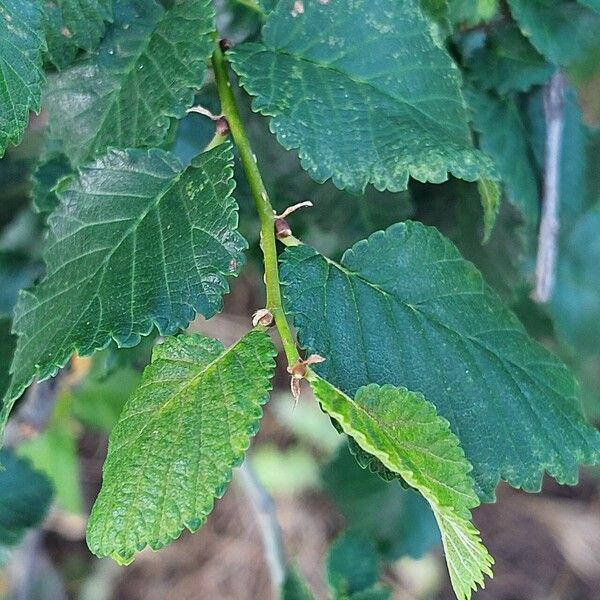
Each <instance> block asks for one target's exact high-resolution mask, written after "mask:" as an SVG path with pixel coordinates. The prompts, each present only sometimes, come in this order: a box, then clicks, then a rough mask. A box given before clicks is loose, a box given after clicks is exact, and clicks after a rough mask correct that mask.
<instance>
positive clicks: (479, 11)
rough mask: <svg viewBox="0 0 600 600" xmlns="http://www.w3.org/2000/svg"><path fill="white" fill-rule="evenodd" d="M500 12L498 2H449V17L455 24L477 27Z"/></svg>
mask: <svg viewBox="0 0 600 600" xmlns="http://www.w3.org/2000/svg"><path fill="white" fill-rule="evenodd" d="M497 12H498V0H448V17H449V18H450V20H451V21H452V22H453V23H466V24H467V25H477V24H478V23H481V22H482V21H490V20H491V19H492V18H493V17H494V16H495V15H496V13H497Z"/></svg>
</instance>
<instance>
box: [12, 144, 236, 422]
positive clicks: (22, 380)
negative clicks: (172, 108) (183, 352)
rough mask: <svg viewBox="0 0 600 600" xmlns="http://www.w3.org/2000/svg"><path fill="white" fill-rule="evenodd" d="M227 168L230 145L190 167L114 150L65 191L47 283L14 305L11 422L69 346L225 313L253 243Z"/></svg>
mask: <svg viewBox="0 0 600 600" xmlns="http://www.w3.org/2000/svg"><path fill="white" fill-rule="evenodd" d="M232 165H233V155H232V149H231V145H230V144H228V143H227V144H224V145H222V146H219V147H218V148H215V149H214V150H211V151H210V152H207V153H204V154H201V155H200V156H198V158H197V159H196V160H195V161H193V162H192V164H191V166H189V167H188V168H187V169H185V170H182V165H181V163H180V162H179V161H178V160H177V159H175V158H174V157H173V156H172V155H170V154H167V153H166V152H163V151H161V150H156V149H155V150H123V151H121V150H113V151H111V152H109V154H107V155H106V156H104V157H102V158H99V159H98V160H96V161H95V162H94V163H92V164H90V165H88V166H86V167H84V168H82V169H81V171H80V174H79V176H78V177H77V178H75V179H72V180H70V181H69V182H68V184H67V185H66V186H65V187H63V188H62V189H61V190H60V192H59V198H60V200H61V205H60V207H59V208H58V209H57V210H56V211H55V212H54V213H53V214H52V215H51V217H50V219H49V226H50V232H49V237H48V241H47V248H46V253H45V259H46V263H47V267H48V272H47V275H46V278H45V279H44V280H43V281H42V282H41V283H40V284H39V285H38V286H36V287H35V288H33V289H32V290H29V291H24V292H22V293H21V295H20V297H19V301H18V304H17V307H16V309H15V321H14V330H15V332H16V333H17V334H18V335H19V342H18V344H17V351H16V353H15V360H14V363H13V366H12V371H13V373H14V379H13V383H12V387H11V391H10V394H9V396H8V398H7V399H6V400H5V403H4V407H3V412H2V416H3V418H4V419H6V418H7V416H8V412H9V410H10V408H11V406H12V400H14V399H15V398H17V397H18V396H19V395H20V394H21V392H22V391H23V389H24V388H25V387H26V386H27V385H29V383H30V382H31V380H32V379H33V377H34V376H36V375H37V377H38V378H39V379H41V380H43V379H46V378H48V377H50V376H52V375H53V374H54V373H56V372H57V370H58V369H59V368H60V367H62V366H63V365H64V364H65V362H66V361H67V360H68V358H69V357H70V355H71V354H72V353H73V352H75V351H77V352H78V353H79V354H80V355H81V356H84V355H87V354H91V353H92V352H94V351H95V350H97V349H100V348H103V347H106V346H107V345H108V343H109V342H110V341H111V339H114V340H115V341H116V342H117V343H118V344H119V345H120V346H134V345H136V344H137V343H138V342H139V341H140V336H143V335H148V334H149V333H150V332H151V331H152V328H153V326H154V325H156V326H157V327H158V329H159V331H160V332H161V333H162V334H172V333H174V332H176V331H177V330H178V329H180V328H183V327H186V326H187V324H188V323H189V322H190V321H191V320H192V319H193V318H194V315H195V313H196V312H199V313H201V314H203V315H204V316H205V317H210V316H212V315H213V314H215V312H217V311H218V310H219V309H220V307H221V304H222V295H223V294H224V293H226V292H227V291H228V289H229V286H228V284H227V277H230V276H234V275H236V274H237V273H238V271H239V269H240V267H241V265H242V263H243V260H244V257H243V253H242V251H243V249H244V248H245V246H246V243H245V241H244V239H243V238H242V237H241V236H240V234H239V233H238V232H237V224H238V216H237V203H236V202H235V200H234V199H233V198H232V197H231V193H232V191H233V188H234V182H233V180H232V174H233V168H232Z"/></svg>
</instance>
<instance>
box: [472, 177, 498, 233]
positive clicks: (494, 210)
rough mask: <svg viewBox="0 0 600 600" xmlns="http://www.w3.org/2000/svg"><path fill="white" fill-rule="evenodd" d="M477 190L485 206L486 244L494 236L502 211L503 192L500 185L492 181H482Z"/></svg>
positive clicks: (479, 182) (484, 228)
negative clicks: (499, 212) (499, 213)
mask: <svg viewBox="0 0 600 600" xmlns="http://www.w3.org/2000/svg"><path fill="white" fill-rule="evenodd" d="M477 189H478V190H479V196H480V197H481V205H482V206H483V243H484V244H485V243H486V242H487V241H488V240H489V239H490V235H492V231H493V229H494V223H495V222H496V217H497V216H498V211H499V210H500V200H501V192H500V186H499V185H498V183H497V182H496V181H492V180H491V179H480V180H479V181H478V182H477Z"/></svg>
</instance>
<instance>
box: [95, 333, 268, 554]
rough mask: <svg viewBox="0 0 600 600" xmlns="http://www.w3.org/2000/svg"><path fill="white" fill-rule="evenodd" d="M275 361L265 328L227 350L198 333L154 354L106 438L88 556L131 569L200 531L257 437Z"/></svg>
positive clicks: (173, 341)
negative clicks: (141, 557) (141, 554)
mask: <svg viewBox="0 0 600 600" xmlns="http://www.w3.org/2000/svg"><path fill="white" fill-rule="evenodd" d="M275 354H276V351H275V348H274V347H273V344H272V342H271V340H270V338H269V336H268V335H267V333H265V331H262V330H253V331H251V332H250V333H248V334H247V335H245V336H244V337H243V338H242V339H241V340H240V341H239V342H237V343H236V344H235V345H233V346H231V348H228V349H225V348H223V345H222V344H221V343H220V342H217V341H216V340H212V339H210V338H206V337H202V336H198V335H194V336H180V337H176V338H168V339H167V340H166V341H165V342H164V343H163V344H162V345H159V346H157V347H156V348H155V350H154V354H153V357H152V362H151V363H150V365H149V366H148V367H147V368H146V370H145V372H144V376H143V379H142V383H141V385H140V387H139V388H138V391H137V392H136V393H135V394H134V395H133V397H132V398H131V399H130V400H129V401H128V402H127V404H126V405H125V408H124V409H123V413H122V414H121V418H120V420H119V423H118V424H117V426H116V427H115V428H114V429H113V431H112V433H111V436H110V443H109V449H108V457H107V459H106V462H105V464H104V477H103V485H102V490H101V491H100V495H99V496H98V499H97V500H96V503H95V505H94V508H93V509H92V514H91V516H90V521H89V524H88V535H87V540H88V545H89V547H90V549H91V550H92V552H94V553H95V554H97V555H98V556H112V557H113V558H115V560H117V561H118V562H120V563H128V562H130V561H131V560H132V559H133V556H134V554H135V553H136V552H137V551H139V550H141V549H142V548H144V547H145V546H147V545H149V546H150V547H151V548H153V549H155V550H156V549H158V548H161V547H163V546H165V545H166V544H168V543H169V542H171V541H172V540H173V539H175V538H177V537H179V535H180V534H181V532H182V531H183V529H184V527H187V528H188V529H189V530H190V531H195V530H197V529H198V528H199V527H200V526H201V525H202V523H203V522H204V521H205V519H206V517H207V516H208V514H209V513H210V512H211V510H212V508H213V503H214V499H215V498H220V497H221V496H222V495H223V493H224V492H225V489H226V488H227V484H228V483H229V481H230V479H231V469H232V467H234V466H238V465H239V464H240V463H241V461H242V460H243V458H244V454H245V452H246V450H247V448H248V446H249V444H250V438H251V437H252V436H253V435H254V434H255V433H256V432H257V430H258V423H259V420H260V418H261V416H262V409H261V405H263V404H264V403H265V402H266V401H267V399H268V391H269V389H270V387H271V385H270V379H271V377H272V376H273V371H274V368H275V362H274V360H273V358H274V356H275Z"/></svg>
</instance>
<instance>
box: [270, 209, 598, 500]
mask: <svg viewBox="0 0 600 600" xmlns="http://www.w3.org/2000/svg"><path fill="white" fill-rule="evenodd" d="M282 280H283V282H284V295H285V302H286V310H287V311H288V312H289V313H290V314H293V315H294V320H295V324H296V326H297V328H298V332H299V339H300V342H301V344H302V346H303V347H305V348H307V349H308V350H309V351H310V352H314V353H318V354H320V355H321V356H324V357H325V358H326V359H327V360H326V361H325V362H324V363H323V364H322V365H318V366H317V367H316V368H315V370H316V371H317V372H318V373H319V374H320V375H322V376H323V377H325V378H326V379H327V380H328V381H331V383H332V384H334V385H336V386H337V387H338V388H339V389H341V390H342V391H344V392H345V393H346V394H349V395H353V394H354V393H355V392H356V390H357V389H358V388H360V387H362V386H364V385H367V384H369V383H379V384H386V383H389V384H392V385H397V386H403V387H407V388H408V389H411V390H414V391H418V392H421V393H422V394H424V395H425V397H426V398H428V399H429V400H430V401H431V402H433V403H434V405H435V406H436V408H437V410H438V412H439V414H440V415H442V416H443V417H445V418H447V419H448V421H449V422H450V424H451V427H452V431H454V433H455V434H456V435H457V436H458V438H459V439H460V441H461V445H462V447H463V449H464V451H465V454H466V456H467V459H468V460H469V462H471V464H472V465H473V467H474V470H473V477H474V479H475V482H476V484H477V491H478V494H479V496H480V498H482V499H484V500H486V501H491V500H493V498H494V489H495V487H496V485H497V483H498V481H499V479H500V478H502V479H504V480H506V481H508V482H509V483H510V484H511V485H513V486H515V487H521V488H523V489H525V490H528V491H534V490H539V489H540V485H541V479H542V475H543V472H544V470H546V471H547V472H548V473H549V474H550V475H552V476H553V477H555V478H556V479H557V480H558V481H559V482H561V483H568V484H574V483H576V481H577V476H578V463H580V462H582V463H593V462H595V461H597V460H598V459H599V458H600V435H599V434H598V432H597V431H596V430H595V429H594V428H593V427H591V426H589V425H588V424H586V422H585V421H584V419H583V417H582V416H581V414H580V409H579V404H578V401H577V398H576V395H577V386H576V383H575V381H574V379H573V377H572V376H571V374H570V373H569V372H568V370H567V368H566V367H565V366H564V365H563V364H562V363H561V362H560V361H559V360H558V359H557V358H555V357H554V356H553V355H552V354H551V353H550V352H548V351H547V350H545V349H544V348H542V347H541V346H539V345H538V344H536V343H535V342H534V341H533V340H531V339H530V338H529V337H528V335H527V334H526V332H525V330H524V328H523V327H522V325H521V324H520V323H519V321H518V320H517V319H516V317H515V316H514V315H513V314H512V313H511V312H510V311H509V310H508V309H507V308H505V307H504V306H503V305H502V303H501V302H500V300H499V298H498V297H497V296H496V294H495V293H493V292H492V291H491V290H489V289H488V288H487V287H486V285H485V284H484V282H483V280H482V278H481V275H480V274H479V272H478V271H477V270H476V269H475V268H474V267H473V265H471V264H470V263H468V262H467V261H465V260H464V259H463V258H462V257H461V256H460V254H459V252H458V250H457V249H456V248H455V247H454V245H453V244H452V243H451V242H449V241H448V240H447V239H445V238H444V237H443V236H442V235H441V234H440V233H439V232H438V231H437V230H436V229H434V228H431V227H426V226H424V225H422V224H420V223H413V222H410V221H409V222H406V223H400V224H397V225H394V226H392V227H390V228H389V229H388V230H386V231H385V232H382V231H380V232H377V233H375V234H373V235H372V236H371V237H370V238H369V239H368V240H363V241H361V242H359V243H358V244H356V245H355V246H354V247H353V248H352V249H351V250H348V251H347V252H346V253H345V255H344V257H343V258H342V261H341V264H336V263H334V262H332V261H331V260H328V259H327V258H325V257H324V256H321V255H319V254H318V253H317V252H315V251H314V250H313V249H312V248H308V247H306V246H298V247H296V248H290V249H288V250H286V253H285V254H284V259H283V267H282Z"/></svg>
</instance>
